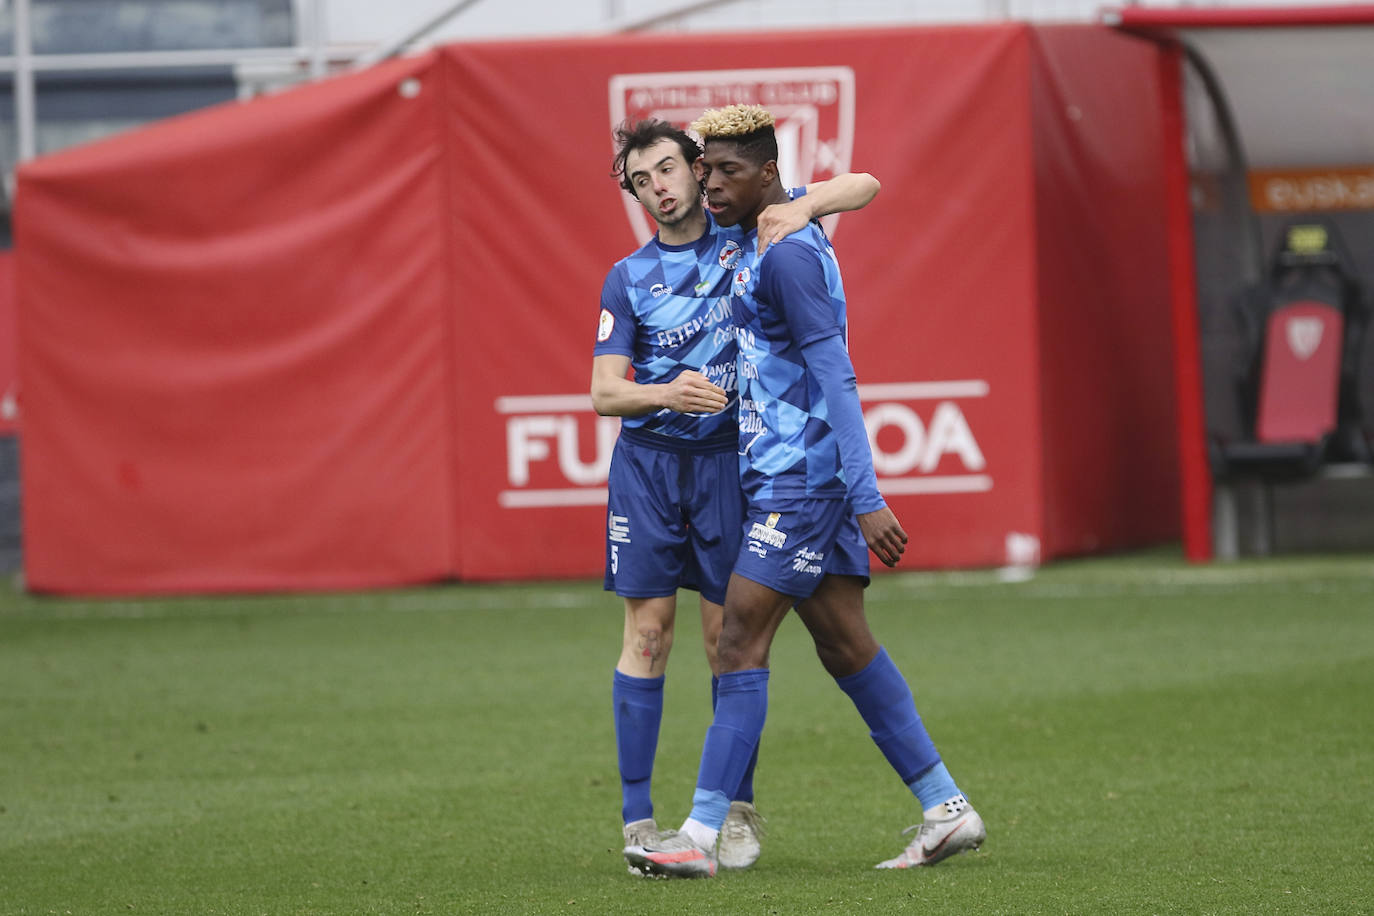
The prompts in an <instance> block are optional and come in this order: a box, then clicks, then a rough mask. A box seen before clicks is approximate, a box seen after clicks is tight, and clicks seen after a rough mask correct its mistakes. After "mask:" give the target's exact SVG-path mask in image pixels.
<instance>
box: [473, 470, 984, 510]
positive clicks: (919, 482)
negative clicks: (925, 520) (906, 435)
mask: <svg viewBox="0 0 1374 916" xmlns="http://www.w3.org/2000/svg"><path fill="white" fill-rule="evenodd" d="M878 489H879V490H881V491H882V492H883V493H891V494H905V495H910V494H921V493H986V492H987V491H988V490H991V489H992V478H991V477H990V476H988V475H987V474H964V475H960V476H946V477H890V478H880V479H879V480H878ZM496 501H497V502H498V503H499V504H500V505H501V507H502V508H505V509H541V508H546V507H549V506H604V505H606V490H605V488H604V487H603V488H599V489H598V488H591V487H578V488H576V489H567V490H502V491H501V493H499V494H498V495H497V497H496Z"/></svg>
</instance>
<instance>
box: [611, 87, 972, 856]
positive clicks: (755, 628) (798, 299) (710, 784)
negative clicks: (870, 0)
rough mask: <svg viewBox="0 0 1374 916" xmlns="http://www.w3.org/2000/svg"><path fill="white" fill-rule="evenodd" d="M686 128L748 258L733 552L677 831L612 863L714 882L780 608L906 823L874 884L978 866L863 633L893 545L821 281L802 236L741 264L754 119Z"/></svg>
mask: <svg viewBox="0 0 1374 916" xmlns="http://www.w3.org/2000/svg"><path fill="white" fill-rule="evenodd" d="M692 128H693V130H695V131H697V132H698V133H699V134H701V136H702V137H703V138H704V140H705V144H706V145H705V151H704V152H703V154H702V156H701V157H700V159H699V160H698V167H697V168H698V173H699V175H700V176H701V177H702V179H703V183H704V185H705V188H706V206H707V209H708V210H709V212H710V213H711V214H712V215H713V216H714V217H715V219H716V221H717V222H719V223H720V224H721V225H724V226H732V225H738V226H740V227H741V228H742V229H744V230H745V232H746V235H745V248H746V250H748V251H750V252H751V255H750V256H749V257H747V258H745V259H743V260H742V263H741V264H740V265H739V266H738V267H737V269H736V271H735V276H734V280H733V283H732V302H731V306H732V311H733V314H734V320H735V326H736V332H737V341H738V347H739V370H738V375H739V378H740V407H739V454H740V462H741V478H742V484H743V488H744V493H745V496H746V498H747V499H748V508H747V510H746V514H745V530H746V534H745V539H744V540H745V542H744V544H743V545H742V546H741V549H740V552H739V556H738V557H737V559H736V561H735V566H734V572H733V574H732V575H731V577H730V581H729V585H728V587H727V590H726V594H725V608H724V617H723V620H722V627H721V633H720V640H719V644H718V647H717V664H718V667H719V671H720V674H719V681H720V683H719V691H718V692H719V699H718V702H717V704H716V710H715V718H714V721H713V722H712V724H711V727H710V728H709V729H708V730H707V733H706V741H705V746H704V747H703V749H702V755H701V766H700V770H699V771H698V775H697V787H696V793H695V795H694V796H693V799H692V811H691V814H690V816H689V817H688V818H687V820H686V822H685V823H684V824H683V826H682V829H681V831H679V832H675V833H665V834H663V835H662V836H660V838H659V840H658V842H657V843H656V844H639V845H637V846H631V847H627V848H626V850H625V858H626V859H627V860H628V861H629V862H630V863H631V865H632V866H635V867H638V868H639V869H641V870H642V871H645V872H649V873H652V874H658V875H664V876H669V877H706V876H711V875H714V874H715V871H716V865H717V851H716V846H717V840H718V837H719V834H720V830H721V827H722V824H723V823H724V821H725V817H726V813H727V811H728V808H729V805H730V797H731V793H733V792H734V790H735V786H736V785H737V783H738V782H739V780H740V778H741V774H742V773H743V772H744V768H745V765H746V763H747V761H748V760H749V758H750V755H751V754H752V753H753V751H754V749H755V747H757V745H758V741H759V736H760V735H761V734H762V732H763V724H764V718H765V715H766V713H767V708H768V674H769V671H768V652H769V648H770V647H771V645H772V642H773V636H774V634H775V633H776V632H777V628H778V626H779V624H781V622H782V619H783V618H784V617H785V616H786V615H787V613H788V611H789V610H791V609H792V608H793V607H795V608H796V611H797V615H798V616H799V617H800V618H801V620H802V622H803V623H804V624H805V626H806V628H807V630H808V631H809V632H810V633H811V637H812V640H813V641H814V643H815V647H816V653H817V655H818V656H819V657H820V660H821V663H822V665H823V666H824V668H825V670H826V671H827V672H828V673H829V674H830V675H831V676H832V677H834V678H835V682H836V684H837V685H838V686H839V687H840V688H841V689H842V690H843V691H844V692H845V693H846V694H847V695H848V696H849V697H850V699H851V700H852V701H853V703H854V705H855V707H856V708H857V709H858V711H859V713H860V715H861V716H862V717H863V719H864V721H865V722H866V723H867V725H868V727H869V729H870V735H871V737H872V738H873V741H874V742H875V743H876V744H877V745H878V747H879V749H880V750H882V752H883V754H884V756H885V757H886V758H887V760H888V762H889V763H890V764H891V765H892V767H893V769H894V770H896V771H897V774H898V776H899V777H900V778H901V780H902V782H903V783H904V784H906V786H907V787H908V788H909V789H910V790H911V792H912V794H913V795H915V796H916V798H917V800H918V803H919V804H920V806H921V808H922V809H923V813H924V821H923V823H922V824H920V825H919V828H918V829H917V833H916V837H915V838H914V840H913V841H912V842H911V843H910V845H908V846H907V847H906V849H904V850H903V851H902V852H901V853H900V854H899V855H898V856H896V857H895V858H893V859H889V860H887V861H884V862H881V863H879V865H878V866H877V867H879V868H907V867H910V866H917V865H933V864H935V863H936V862H939V861H941V860H943V859H945V858H946V857H948V856H950V855H953V854H954V853H957V852H962V851H964V850H967V849H976V848H978V846H979V845H980V844H981V843H982V842H983V840H984V838H985V836H986V830H985V828H984V826H983V820H982V818H981V817H979V815H978V813H977V812H976V811H974V810H973V808H972V807H971V806H970V805H969V803H968V801H967V799H965V797H964V796H963V794H962V793H961V792H960V791H959V788H958V787H957V786H956V785H955V783H954V780H953V778H952V777H951V776H950V773H949V770H948V769H947V768H946V767H945V765H944V763H943V761H942V760H941V757H940V754H939V752H938V751H937V750H936V749H935V745H934V743H933V742H932V741H931V739H930V736H929V734H927V732H926V729H925V726H924V725H923V724H922V722H921V717H920V715H919V714H918V713H917V711H916V705H915V702H914V700H913V698H912V694H911V689H910V688H909V687H908V685H907V682H906V680H905V679H904V678H903V676H902V674H901V672H900V671H899V670H898V669H897V666H896V664H895V663H894V662H893V661H892V659H891V658H890V657H888V654H887V652H886V650H884V649H883V648H882V647H881V646H880V645H879V644H878V642H877V640H876V639H875V638H874V636H873V633H872V632H871V631H870V630H869V627H868V622H867V620H866V619H865V617H864V606H863V589H864V587H865V586H867V584H868V573H869V565H868V564H869V561H868V550H869V549H871V550H872V551H873V553H875V554H876V555H877V556H878V558H879V559H880V560H882V562H883V563H885V564H887V565H888V566H893V565H895V564H896V563H897V561H898V560H899V559H900V557H901V555H902V553H903V552H904V550H905V549H906V541H907V536H906V532H905V531H903V530H902V526H901V524H900V523H899V522H898V521H897V518H896V516H895V515H893V513H892V510H891V509H889V508H888V506H887V503H886V502H885V501H884V499H883V497H882V494H880V493H879V492H878V487H877V478H876V476H875V474H874V472H873V457H872V453H871V451H870V448H869V444H868V437H867V433H866V431H865V429H864V424H863V414H862V412H861V410H860V406H859V398H858V391H857V383H856V380H855V374H854V367H853V365H852V363H851V362H850V359H849V353H848V350H847V338H848V332H847V325H846V320H845V312H846V301H845V294H844V286H843V283H842V281H841V279H840V269H839V263H838V261H837V260H836V258H835V252H834V250H833V249H832V248H831V246H830V242H829V240H828V239H827V238H826V236H825V233H824V232H823V231H822V230H821V228H820V226H819V225H817V224H815V223H809V224H807V225H806V226H804V227H802V228H801V229H799V230H798V231H796V232H794V233H792V234H790V235H788V236H787V237H786V238H784V239H782V240H781V241H779V242H777V243H776V244H773V245H772V246H771V247H768V248H767V250H766V251H765V252H764V253H763V254H762V255H755V254H753V252H754V250H755V246H754V244H753V241H754V234H755V232H756V230H757V222H758V218H759V215H760V214H761V213H762V212H763V210H764V208H765V207H767V206H769V205H770V204H773V203H776V202H778V201H780V200H782V199H784V193H785V192H784V191H783V188H782V185H781V183H780V181H779V178H778V170H777V158H778V148H777V139H776V136H775V134H774V130H773V117H772V115H771V114H769V112H768V111H766V110H765V109H763V108H760V107H758V106H740V105H736V106H730V107H728V108H724V109H719V110H713V111H708V112H706V113H705V114H704V115H702V117H701V118H700V119H699V120H697V121H695V122H694V123H693V124H692Z"/></svg>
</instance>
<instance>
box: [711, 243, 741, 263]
mask: <svg viewBox="0 0 1374 916" xmlns="http://www.w3.org/2000/svg"><path fill="white" fill-rule="evenodd" d="M740 253H741V250H740V247H739V243H738V242H736V241H735V240H734V239H731V240H730V241H728V242H726V243H725V245H724V246H723V247H722V248H721V249H720V254H719V255H718V256H717V258H716V259H717V260H718V261H719V262H720V266H721V267H723V268H725V269H726V270H734V269H735V265H736V264H738V263H739V258H740Z"/></svg>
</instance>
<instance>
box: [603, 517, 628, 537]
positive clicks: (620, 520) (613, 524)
mask: <svg viewBox="0 0 1374 916" xmlns="http://www.w3.org/2000/svg"><path fill="white" fill-rule="evenodd" d="M606 537H607V538H608V539H609V540H611V541H614V542H615V543H617V544H628V543H630V517H629V516H628V515H616V514H615V513H614V512H612V513H610V515H609V517H608V518H607V519H606Z"/></svg>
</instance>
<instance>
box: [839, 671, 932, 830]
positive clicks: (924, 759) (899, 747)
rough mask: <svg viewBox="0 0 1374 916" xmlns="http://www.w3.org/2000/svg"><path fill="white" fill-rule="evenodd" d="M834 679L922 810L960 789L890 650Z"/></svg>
mask: <svg viewBox="0 0 1374 916" xmlns="http://www.w3.org/2000/svg"><path fill="white" fill-rule="evenodd" d="M835 683H837V684H839V685H840V689H841V690H843V691H844V692H845V693H847V694H848V695H849V698H850V699H851V700H853V701H854V706H855V708H856V709H858V710H859V715H861V716H863V720H864V722H865V723H867V725H868V728H869V735H870V736H871V737H872V738H873V742H874V743H875V744H877V745H878V749H879V750H881V751H882V752H883V756H884V757H886V758H887V762H888V763H890V764H891V765H892V768H893V769H894V770H896V771H897V775H898V776H899V777H901V780H902V782H903V783H905V784H906V786H907V787H908V788H909V789H911V791H912V792H913V793H914V794H915V795H916V797H917V798H918V799H919V800H920V802H921V807H922V808H923V809H925V808H931V807H934V806H935V805H937V804H940V803H941V802H943V801H945V800H946V799H948V798H951V797H952V796H955V795H958V794H959V790H958V788H957V787H956V786H955V785H954V780H952V779H951V778H950V776H949V771H948V770H947V769H945V765H944V764H943V763H942V762H941V761H940V752H939V751H937V750H936V749H935V743H934V742H933V741H931V740H930V735H929V734H928V733H927V732H926V728H925V725H924V724H922V722H921V716H920V714H919V713H917V712H916V701H915V699H914V698H913V697H912V695H911V688H910V687H908V686H907V683H906V678H904V677H902V672H901V671H899V670H897V665H896V664H895V663H894V662H893V661H892V659H891V658H889V657H888V654H887V650H886V649H879V650H878V655H877V657H875V658H874V659H873V661H871V662H869V663H868V666H867V667H865V668H864V669H863V670H862V671H860V672H858V673H857V674H850V675H847V676H845V677H837V678H835ZM941 793H943V794H941ZM937 795H938V797H934V796H937ZM929 799H933V800H929Z"/></svg>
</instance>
